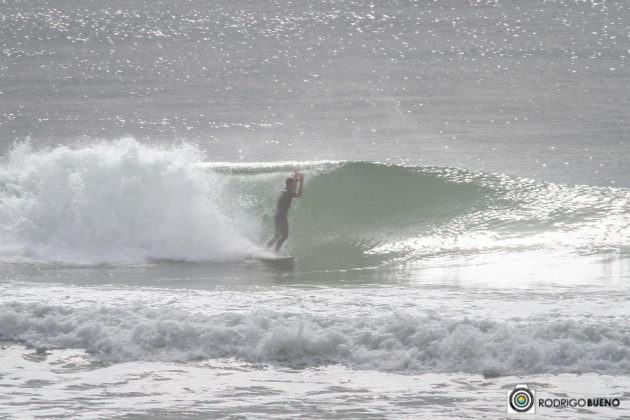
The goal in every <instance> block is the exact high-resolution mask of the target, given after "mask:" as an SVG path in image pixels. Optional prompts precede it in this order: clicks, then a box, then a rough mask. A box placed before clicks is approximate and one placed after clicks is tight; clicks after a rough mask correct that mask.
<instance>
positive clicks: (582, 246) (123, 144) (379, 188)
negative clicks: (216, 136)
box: [0, 139, 630, 269]
mask: <svg viewBox="0 0 630 420" xmlns="http://www.w3.org/2000/svg"><path fill="white" fill-rule="evenodd" d="M294 168H298V169H300V170H302V171H303V172H304V173H305V174H306V189H305V194H304V197H303V198H301V199H300V200H295V202H294V205H293V209H292V211H291V215H290V224H291V234H290V240H289V243H288V247H289V248H290V249H291V253H292V254H293V255H295V256H297V257H298V258H299V261H300V263H301V264H302V266H303V267H305V268H323V269H327V268H356V267H369V266H376V265H379V264H382V263H385V262H396V261H408V260H413V259H417V258H426V257H432V256H441V255H449V254H457V255H460V254H469V253H479V252H488V251H510V252H512V251H519V250H528V249H545V250H550V251H552V250H556V249H562V250H564V251H570V252H586V253H593V252H609V251H627V250H628V242H627V238H628V237H629V236H630V204H629V198H630V192H629V191H628V190H627V189H624V188H603V187H591V186H569V185H559V184H552V183H545V182H539V181H534V180H530V179H523V178H513V177H508V176H504V175H496V174H486V173H481V172H475V171H470V170H465V169H457V168H438V167H405V166H396V165H386V164H379V163H372V162H343V161H342V162H333V161H324V162H275V163H269V162H267V163H266V162H250V163H225V162H208V161H207V160H206V159H205V158H204V157H203V156H202V153H200V151H199V150H198V149H197V148H195V147H194V146H191V145H186V144H184V145H180V146H176V147H170V148H156V147H150V146H146V145H142V144H140V143H138V142H137V141H136V140H133V139H121V140H118V141H114V142H107V143H106V142H101V143H96V144H93V145H89V146H83V147H75V148H72V147H66V146H61V147H57V148H54V149H48V150H38V151H35V150H32V149H31V148H30V146H29V144H28V143H22V144H19V145H17V146H16V147H15V148H14V149H13V150H12V152H11V153H10V155H9V156H8V157H7V158H6V159H5V160H4V162H3V163H2V164H0V243H1V245H0V260H2V261H5V262H6V261H11V262H16V261H17V262H19V261H45V262H51V261H52V262H56V261H59V262H64V263H80V264H98V263H103V262H106V263H113V264H115V263H124V262H137V261H144V260H151V259H166V260H186V261H235V260H242V259H245V258H248V256H251V255H252V253H255V252H257V250H258V249H259V244H262V243H264V242H265V239H266V236H268V235H269V234H270V233H271V230H272V224H273V222H272V216H273V210H274V205H275V200H276V197H277V194H278V193H279V191H280V189H281V188H282V185H283V180H284V178H285V177H286V176H287V174H288V173H290V172H291V171H292V170H293V169H294Z"/></svg>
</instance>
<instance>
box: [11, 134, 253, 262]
mask: <svg viewBox="0 0 630 420" xmlns="http://www.w3.org/2000/svg"><path fill="white" fill-rule="evenodd" d="M199 155H200V154H199V153H198V151H197V150H196V149H195V148H194V147H193V146H190V145H183V146H179V147H173V148H168V149H157V148H152V147H148V146H144V145H142V144H140V143H138V142H137V141H135V140H134V139H130V138H127V139H121V140H118V141H114V142H109V143H106V142H101V143H96V144H92V145H89V146H87V147H82V148H70V147H66V146H61V147H57V148H54V149H52V150H42V151H34V150H32V149H31V147H30V145H29V144H28V142H25V143H22V144H20V145H18V146H17V147H15V148H14V150H13V151H12V152H11V153H10V155H9V156H8V159H7V162H6V163H4V164H2V165H1V166H0V226H1V227H0V229H1V230H0V242H1V243H2V245H0V259H2V260H3V261H63V262H66V263H68V262H69V263H79V264H83V263H87V264H93V263H108V262H139V261H143V260H146V259H162V258H163V259H173V260H210V261H224V260H232V259H237V258H241V257H242V256H243V255H244V254H246V253H248V252H250V251H251V249H252V248H253V247H254V246H253V245H252V243H251V242H250V241H249V240H248V239H247V237H246V235H245V234H244V232H239V230H238V229H237V227H236V226H235V225H236V223H235V221H234V220H231V219H230V218H229V217H228V215H226V214H224V213H223V212H222V210H221V208H220V206H219V201H220V200H219V197H218V191H219V189H220V184H221V179H220V177H219V175H217V174H209V173H204V172H203V171H199V170H194V165H195V164H196V163H198V162H199V161H200V158H199Z"/></svg>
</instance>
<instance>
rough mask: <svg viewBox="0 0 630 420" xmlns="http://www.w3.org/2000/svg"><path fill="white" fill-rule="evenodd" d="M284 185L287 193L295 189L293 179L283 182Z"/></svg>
mask: <svg viewBox="0 0 630 420" xmlns="http://www.w3.org/2000/svg"><path fill="white" fill-rule="evenodd" d="M284 185H285V186H286V187H287V191H293V190H294V189H295V178H287V179H286V181H284Z"/></svg>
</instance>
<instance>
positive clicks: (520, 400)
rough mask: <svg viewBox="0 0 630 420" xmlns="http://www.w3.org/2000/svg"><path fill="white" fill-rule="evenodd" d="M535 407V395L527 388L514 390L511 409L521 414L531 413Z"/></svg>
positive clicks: (511, 397) (511, 396)
mask: <svg viewBox="0 0 630 420" xmlns="http://www.w3.org/2000/svg"><path fill="white" fill-rule="evenodd" d="M533 405H534V395H533V394H532V392H531V391H530V390H529V389H527V388H514V390H513V391H512V392H511V393H510V407H512V410H514V411H517V412H519V413H524V412H526V411H529V410H530V409H531V408H532V406H533Z"/></svg>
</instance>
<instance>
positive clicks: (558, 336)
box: [0, 302, 630, 376]
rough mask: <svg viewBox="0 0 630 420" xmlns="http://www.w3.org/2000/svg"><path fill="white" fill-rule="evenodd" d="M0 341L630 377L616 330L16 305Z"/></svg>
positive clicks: (1, 316)
mask: <svg viewBox="0 0 630 420" xmlns="http://www.w3.org/2000/svg"><path fill="white" fill-rule="evenodd" d="M0 339H2V340H11V341H16V342H20V343H24V344H25V345H27V346H30V347H35V348H39V349H65V348H78V349H84V350H86V351H87V352H88V353H89V354H91V355H92V357H94V358H95V359H96V360H99V361H106V362H124V361H133V360H146V361H156V360H159V361H188V360H196V359H208V358H237V359H240V360H244V361H248V362H259V363H271V364H281V365H288V366H292V367H307V366H317V365H325V364H344V365H348V366H351V367H353V368H358V369H368V370H379V371H393V372H401V373H422V372H452V371H462V372H467V373H477V374H484V375H486V376H500V375H511V374H533V373H563V372H564V373H582V372H599V373H610V374H628V373H630V333H629V332H628V331H627V329H626V328H625V324H624V325H621V324H616V323H614V322H588V323H580V322H577V321H573V320H563V321H552V322H542V321H530V322H513V323H508V322H496V321H492V320H480V321H470V320H466V319H464V320H452V319H442V318H439V317H437V316H435V315H433V316H426V317H418V316H406V315H402V314H394V315H387V316H375V317H371V318H351V317H335V316H332V317H331V316H329V315H328V316H322V315H316V314H306V313H281V312H274V311H262V310H261V311H253V312H249V313H222V314H217V315H214V316H207V315H203V314H191V313H188V312H185V311H182V310H175V309H164V308H160V309H153V308H149V307H147V306H144V305H141V304H138V305H135V306H120V307H100V308H94V307H79V308H71V307H65V306H52V305H46V304H41V303H17V302H14V303H5V304H2V305H0Z"/></svg>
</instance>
